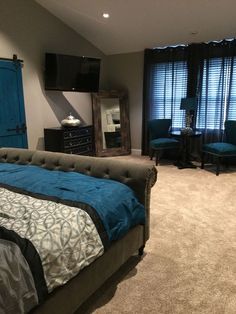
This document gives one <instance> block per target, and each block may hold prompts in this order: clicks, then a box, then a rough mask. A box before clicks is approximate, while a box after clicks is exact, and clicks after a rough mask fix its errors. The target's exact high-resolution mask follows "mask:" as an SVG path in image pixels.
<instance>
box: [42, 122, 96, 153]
mask: <svg viewBox="0 0 236 314" xmlns="http://www.w3.org/2000/svg"><path fill="white" fill-rule="evenodd" d="M44 142H45V150H48V151H51V152H61V153H67V154H76V155H89V156H93V155H94V135H93V126H92V125H87V126H81V127H55V128H46V129H44Z"/></svg>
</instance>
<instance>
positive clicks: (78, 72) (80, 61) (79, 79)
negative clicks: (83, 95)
mask: <svg viewBox="0 0 236 314" xmlns="http://www.w3.org/2000/svg"><path fill="white" fill-rule="evenodd" d="M99 74H100V59H97V58H90V57H76V56H69V55H61V54H54V53H46V55H45V89H46V90H60V91H76V92H98V89H99Z"/></svg>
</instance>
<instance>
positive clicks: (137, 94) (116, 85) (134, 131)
mask: <svg viewBox="0 0 236 314" xmlns="http://www.w3.org/2000/svg"><path fill="white" fill-rule="evenodd" d="M143 58H144V53H143V52H135V53H127V54H119V55H111V56H107V57H106V59H105V71H106V74H107V81H108V82H109V87H110V88H111V89H117V90H127V91H128V95H129V107H130V130H131V147H132V150H133V151H136V150H140V149H141V139H142V103H143Z"/></svg>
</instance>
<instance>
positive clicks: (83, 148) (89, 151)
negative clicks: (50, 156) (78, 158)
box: [65, 144, 93, 155]
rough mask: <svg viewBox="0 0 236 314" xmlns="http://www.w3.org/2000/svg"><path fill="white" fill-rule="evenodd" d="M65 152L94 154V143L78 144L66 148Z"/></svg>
mask: <svg viewBox="0 0 236 314" xmlns="http://www.w3.org/2000/svg"><path fill="white" fill-rule="evenodd" d="M65 153H67V154H76V155H92V154H93V146H92V144H88V145H83V146H77V147H72V148H67V149H65Z"/></svg>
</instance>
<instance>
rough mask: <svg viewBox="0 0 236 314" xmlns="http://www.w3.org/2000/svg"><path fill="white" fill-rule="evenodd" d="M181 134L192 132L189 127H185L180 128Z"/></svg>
mask: <svg viewBox="0 0 236 314" xmlns="http://www.w3.org/2000/svg"><path fill="white" fill-rule="evenodd" d="M181 134H184V135H191V134H193V129H192V128H190V127H185V128H183V129H181Z"/></svg>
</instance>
